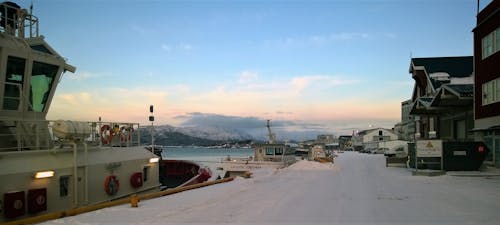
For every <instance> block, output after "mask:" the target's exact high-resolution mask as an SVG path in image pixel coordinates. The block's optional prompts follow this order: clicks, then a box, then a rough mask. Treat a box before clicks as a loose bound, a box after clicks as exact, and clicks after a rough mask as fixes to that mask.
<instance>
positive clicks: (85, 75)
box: [66, 71, 113, 81]
mask: <svg viewBox="0 0 500 225" xmlns="http://www.w3.org/2000/svg"><path fill="white" fill-rule="evenodd" d="M112 75H113V74H112V73H108V72H97V73H96V72H90V71H81V72H79V71H76V74H72V73H70V75H69V76H66V77H68V79H71V80H78V81H81V80H87V79H95V78H102V77H110V76H112Z"/></svg>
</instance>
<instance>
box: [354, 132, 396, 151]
mask: <svg viewBox="0 0 500 225" xmlns="http://www.w3.org/2000/svg"><path fill="white" fill-rule="evenodd" d="M393 140H398V135H397V134H395V133H394V132H393V131H392V130H390V129H385V128H375V129H369V130H363V131H360V132H358V133H357V134H355V135H354V136H353V137H352V144H353V147H354V149H356V150H361V149H366V148H367V146H373V145H378V144H377V143H379V142H385V141H393Z"/></svg>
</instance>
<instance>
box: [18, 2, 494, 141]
mask: <svg viewBox="0 0 500 225" xmlns="http://www.w3.org/2000/svg"><path fill="white" fill-rule="evenodd" d="M30 2H31V0H30V1H19V2H17V3H18V4H19V5H21V6H22V7H25V8H28V7H29V4H30ZM488 2H489V1H485V0H483V1H481V7H484V5H486V4H487V3H488ZM33 4H34V9H33V13H34V14H35V15H36V16H38V18H39V19H40V32H41V34H42V35H44V36H45V38H46V41H47V42H48V43H49V44H50V45H51V46H52V47H53V48H54V49H55V50H56V51H57V52H58V53H59V54H60V55H62V56H63V57H65V58H66V59H67V60H68V61H67V62H68V63H69V64H71V65H73V66H76V68H77V70H76V72H75V73H74V74H72V73H70V72H67V73H65V74H64V76H63V78H62V79H61V80H60V82H59V86H58V89H57V91H56V94H55V97H54V99H53V102H52V104H51V108H50V110H49V113H48V115H47V119H71V120H84V121H96V120H97V119H98V118H99V117H102V119H103V121H133V122H139V123H141V124H148V123H149V122H148V116H149V105H154V107H155V111H154V115H155V118H156V119H155V124H168V125H173V126H186V125H193V123H194V121H199V120H200V118H203V119H204V120H205V122H206V121H212V120H211V118H213V117H216V118H217V119H216V120H214V123H216V122H217V123H221V120H220V118H221V117H222V118H226V119H227V120H228V121H230V120H232V121H233V122H234V120H237V121H242V120H245V119H251V120H262V121H265V120H267V119H271V120H273V121H287V122H289V124H295V125H297V124H302V125H304V127H305V126H308V127H310V126H311V125H313V126H315V127H321V129H322V130H324V131H325V132H333V133H336V134H350V133H351V132H352V130H353V129H363V128H368V127H385V128H391V127H393V126H394V124H396V123H397V122H399V121H400V120H401V102H402V101H405V100H407V99H409V98H410V97H411V93H412V90H413V84H414V83H413V80H412V79H411V76H410V74H409V72H408V68H409V63H410V58H411V57H440V56H466V55H472V41H473V40H472V29H473V28H474V27H475V15H476V13H477V1H475V0H351V1H349V0H331V1H326V0H311V1H305V0H304V1H301V0H292V1H284V0H283V1H282V0H270V1H264V0H254V1H253V0H244V1H226V0H219V1H204V0H196V1H189V0H188V1H159V0H157V1H156V0H123V1H118V0H109V1H107V0H87V1H80V0H65V1H63V0H44V1H37V0H33ZM215 121H216V122H215ZM222 121H224V120H222ZM222 123H223V122H222ZM290 129H297V130H300V129H301V128H300V126H294V127H290Z"/></svg>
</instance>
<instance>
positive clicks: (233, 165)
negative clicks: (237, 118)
mask: <svg viewBox="0 0 500 225" xmlns="http://www.w3.org/2000/svg"><path fill="white" fill-rule="evenodd" d="M266 127H267V129H268V135H269V142H268V143H265V144H253V145H252V149H253V150H254V155H253V156H250V157H244V158H241V157H230V156H227V157H226V158H224V159H221V160H220V162H218V163H217V169H218V170H222V171H223V177H234V176H245V174H246V173H247V172H249V171H252V170H255V169H260V168H275V169H279V168H284V167H286V166H289V165H291V164H293V163H295V162H296V159H295V155H294V153H295V151H294V150H293V149H291V148H290V147H289V146H288V145H286V144H283V143H277V141H276V136H275V135H274V133H272V132H271V126H270V120H267V125H266Z"/></svg>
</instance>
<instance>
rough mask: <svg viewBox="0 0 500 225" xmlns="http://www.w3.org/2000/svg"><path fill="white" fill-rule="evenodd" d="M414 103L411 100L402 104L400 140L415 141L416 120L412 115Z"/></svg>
mask: <svg viewBox="0 0 500 225" xmlns="http://www.w3.org/2000/svg"><path fill="white" fill-rule="evenodd" d="M412 103H413V102H412V100H411V99H408V100H406V101H404V102H401V123H400V125H399V126H400V128H399V129H398V136H399V139H400V140H405V141H413V140H414V139H415V118H414V116H413V115H411V114H410V111H411V108H412V106H413V105H412Z"/></svg>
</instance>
